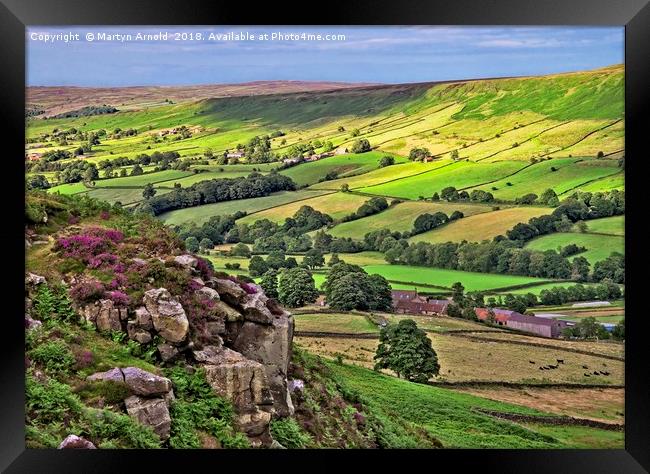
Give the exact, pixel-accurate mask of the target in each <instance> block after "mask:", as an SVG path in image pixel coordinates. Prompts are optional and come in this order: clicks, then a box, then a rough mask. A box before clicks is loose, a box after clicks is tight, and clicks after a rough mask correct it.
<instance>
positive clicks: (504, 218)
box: [409, 207, 551, 243]
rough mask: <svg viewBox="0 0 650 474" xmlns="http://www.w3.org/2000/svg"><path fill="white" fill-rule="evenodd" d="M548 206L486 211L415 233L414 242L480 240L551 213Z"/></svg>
mask: <svg viewBox="0 0 650 474" xmlns="http://www.w3.org/2000/svg"><path fill="white" fill-rule="evenodd" d="M550 211H551V209H550V208H547V207H512V208H507V209H501V210H498V211H492V212H486V213H483V214H477V215H474V216H470V217H464V218H462V219H458V220H457V221H454V222H451V223H449V224H445V225H443V226H441V227H439V228H437V229H433V230H430V231H429V232H424V233H422V234H418V235H415V236H413V237H411V238H410V239H409V240H410V241H412V242H430V243H441V242H460V241H462V240H467V241H468V242H480V241H482V240H486V239H487V240H491V239H492V238H494V237H496V236H497V235H505V234H506V231H508V230H510V229H512V228H513V227H514V226H515V224H518V223H520V222H528V221H529V220H530V219H531V218H532V217H537V216H541V215H545V214H550V213H551V212H550Z"/></svg>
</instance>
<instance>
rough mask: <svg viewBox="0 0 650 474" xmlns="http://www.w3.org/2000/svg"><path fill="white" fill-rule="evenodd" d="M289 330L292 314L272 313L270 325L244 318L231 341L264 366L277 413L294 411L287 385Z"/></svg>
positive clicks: (234, 347)
mask: <svg viewBox="0 0 650 474" xmlns="http://www.w3.org/2000/svg"><path fill="white" fill-rule="evenodd" d="M293 330H294V320H293V317H292V316H288V317H287V316H275V317H274V318H273V320H272V324H270V325H262V324H255V323H253V322H249V321H246V322H244V324H243V325H242V327H241V329H240V330H239V333H238V335H237V338H236V339H235V341H234V343H233V349H235V350H236V351H238V352H240V353H241V354H242V355H244V356H245V357H247V358H249V359H252V360H255V361H257V362H260V363H261V364H263V365H264V368H265V371H266V376H267V380H268V382H269V387H270V389H271V393H272V394H273V400H274V408H275V410H276V412H277V413H278V414H279V415H280V416H290V415H292V414H293V411H294V407H293V404H292V402H291V396H290V395H289V390H288V387H287V372H288V369H289V362H290V360H291V344H292V342H293Z"/></svg>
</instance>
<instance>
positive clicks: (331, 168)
mask: <svg viewBox="0 0 650 474" xmlns="http://www.w3.org/2000/svg"><path fill="white" fill-rule="evenodd" d="M386 155H387V153H382V152H379V151H370V152H367V153H358V154H354V153H349V154H345V155H336V156H330V157H328V158H321V159H320V160H318V161H312V162H309V163H302V164H299V165H297V166H293V167H291V168H288V169H286V170H283V171H281V172H280V173H281V174H283V175H285V176H289V177H290V178H291V179H293V180H294V181H295V182H296V184H297V185H298V186H303V185H309V184H315V183H318V181H319V180H320V179H321V178H323V177H325V175H327V174H328V173H332V172H334V173H338V175H339V176H340V177H343V176H351V175H355V174H362V173H366V172H368V171H372V170H374V169H377V168H379V160H380V159H381V158H382V157H383V156H386ZM391 156H393V157H394V158H395V161H396V162H398V163H399V162H404V161H406V159H404V158H401V157H399V156H394V155H391Z"/></svg>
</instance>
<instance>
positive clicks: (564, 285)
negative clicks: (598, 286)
mask: <svg viewBox="0 0 650 474" xmlns="http://www.w3.org/2000/svg"><path fill="white" fill-rule="evenodd" d="M576 283H577V282H575V281H562V282H557V283H545V284H543V285H535V286H530V287H526V288H517V289H515V290H506V291H503V292H501V294H508V293H510V294H513V295H525V294H526V293H532V294H534V295H537V296H539V295H540V293H541V292H542V290H550V289H551V288H553V287H556V286H560V287H562V288H567V287H569V286H573V285H575V284H576ZM581 284H582V285H583V286H593V285H592V284H590V283H581ZM594 285H595V284H594Z"/></svg>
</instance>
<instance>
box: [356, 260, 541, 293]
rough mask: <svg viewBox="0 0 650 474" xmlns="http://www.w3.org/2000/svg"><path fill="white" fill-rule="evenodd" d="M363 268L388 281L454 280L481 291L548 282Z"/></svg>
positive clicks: (404, 268) (430, 282)
mask: <svg viewBox="0 0 650 474" xmlns="http://www.w3.org/2000/svg"><path fill="white" fill-rule="evenodd" d="M363 268H364V270H365V271H366V272H368V273H370V274H373V273H377V274H379V275H382V276H383V277H384V278H386V279H387V280H389V281H398V282H401V283H410V282H413V283H415V284H418V283H419V284H424V285H434V286H442V287H446V288H450V287H451V285H453V284H454V283H455V282H457V281H460V282H461V283H462V284H463V286H464V287H465V290H466V291H483V290H490V289H496V288H503V287H509V286H515V285H525V284H529V283H544V282H548V280H544V279H542V278H533V277H523V276H517V275H498V274H486V273H474V272H464V271H460V270H446V269H442V268H428V267H415V266H409V265H389V264H385V265H367V266H365V267H363Z"/></svg>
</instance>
